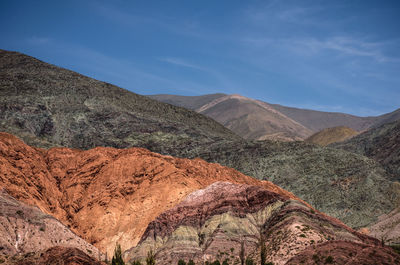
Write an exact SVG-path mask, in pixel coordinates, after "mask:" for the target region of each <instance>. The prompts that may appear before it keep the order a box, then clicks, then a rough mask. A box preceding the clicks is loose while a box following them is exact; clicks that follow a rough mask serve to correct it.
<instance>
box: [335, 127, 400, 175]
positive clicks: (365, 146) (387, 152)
mask: <svg viewBox="0 0 400 265" xmlns="http://www.w3.org/2000/svg"><path fill="white" fill-rule="evenodd" d="M332 147H336V148H340V149H344V150H347V151H351V152H355V153H358V154H361V155H365V156H367V157H370V158H372V159H374V160H376V161H378V162H379V163H380V164H382V166H384V167H385V168H386V170H387V172H388V173H389V174H390V175H391V177H392V179H393V180H397V181H400V120H398V121H395V122H392V123H387V124H384V125H382V126H380V127H377V128H373V129H370V130H369V131H366V132H364V133H362V134H360V135H358V136H356V137H354V138H351V139H349V140H347V141H345V142H343V143H337V144H333V145H332Z"/></svg>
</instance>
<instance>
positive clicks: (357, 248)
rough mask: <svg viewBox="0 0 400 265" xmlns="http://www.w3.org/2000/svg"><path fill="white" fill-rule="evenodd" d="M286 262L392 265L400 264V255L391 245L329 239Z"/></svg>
mask: <svg viewBox="0 0 400 265" xmlns="http://www.w3.org/2000/svg"><path fill="white" fill-rule="evenodd" d="M286 264H288V265H298V264H346V265H361V264H364V265H373V264H376V265H390V264H400V256H399V255H398V254H396V253H395V252H394V251H393V250H392V249H391V248H390V247H382V246H371V245H366V244H362V243H355V242H348V241H328V242H324V243H322V244H318V245H316V246H311V247H308V248H307V249H306V250H304V251H303V252H301V253H300V254H298V255H296V256H295V257H293V258H291V259H290V260H289V261H288V262H287V263H286Z"/></svg>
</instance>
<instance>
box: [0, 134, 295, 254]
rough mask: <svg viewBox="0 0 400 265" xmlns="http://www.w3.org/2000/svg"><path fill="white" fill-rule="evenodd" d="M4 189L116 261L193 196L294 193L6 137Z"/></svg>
mask: <svg viewBox="0 0 400 265" xmlns="http://www.w3.org/2000/svg"><path fill="white" fill-rule="evenodd" d="M0 172H1V174H0V187H3V188H5V189H6V190H7V191H8V192H9V193H10V195H12V196H14V197H15V198H16V199H18V200H21V201H24V202H26V203H28V204H31V205H36V206H38V207H39V208H40V209H41V210H42V211H44V212H45V213H48V214H51V215H53V216H55V217H56V218H57V219H59V220H60V221H61V222H62V223H64V224H65V225H66V226H68V227H70V228H71V229H72V231H74V232H75V233H77V234H78V235H79V236H81V237H82V238H84V239H86V240H87V241H88V242H90V243H92V244H94V245H95V246H96V247H99V248H100V249H101V250H103V251H107V252H108V254H109V256H110V255H111V254H112V252H113V250H114V247H115V243H117V242H118V243H120V244H121V246H122V249H127V248H130V247H132V246H134V245H136V244H137V242H138V241H139V239H140V237H141V236H142V234H143V233H144V232H145V229H146V227H147V226H148V224H149V223H150V222H151V221H152V220H154V219H155V218H156V217H157V216H158V215H159V214H161V213H162V212H164V211H166V210H168V209H170V208H172V207H173V206H175V205H176V204H177V203H178V202H180V201H181V199H182V198H184V197H185V196H186V195H188V194H189V193H191V192H193V191H196V190H198V189H202V188H205V187H207V186H208V185H210V184H212V183H214V182H216V181H228V182H231V183H242V184H249V185H254V186H262V187H264V188H266V189H267V190H269V191H273V192H276V193H278V194H280V195H281V196H285V197H287V198H292V199H296V197H294V196H293V195H292V194H291V193H289V192H287V191H285V190H283V189H281V188H279V187H278V186H276V185H274V184H272V183H271V182H268V181H259V180H256V179H254V178H251V177H248V176H245V175H243V174H241V173H239V172H237V171H236V170H233V169H230V168H227V167H223V166H220V165H218V164H210V163H206V162H205V161H203V160H200V159H194V160H188V159H180V158H173V157H170V156H163V155H159V154H156V153H152V152H150V151H148V150H145V149H140V148H130V149H114V148H105V147H98V148H94V149H91V150H87V151H81V150H77V149H69V148H52V149H49V150H43V149H37V148H32V147H30V146H28V145H26V144H24V143H23V142H22V141H21V140H19V139H18V138H16V137H14V136H12V135H10V134H6V133H0Z"/></svg>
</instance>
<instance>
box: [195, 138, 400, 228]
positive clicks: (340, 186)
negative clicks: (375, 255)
mask: <svg viewBox="0 0 400 265" xmlns="http://www.w3.org/2000/svg"><path fill="white" fill-rule="evenodd" d="M199 157H201V158H203V159H205V160H206V161H208V162H218V163H221V164H222V165H225V166H228V167H232V168H235V169H237V170H239V171H241V172H243V173H244V174H246V175H249V176H253V177H256V178H258V179H266V180H269V181H271V182H273V183H274V184H276V185H279V186H280V187H282V188H284V189H286V190H289V191H291V192H293V193H294V194H295V195H296V196H298V197H300V198H301V199H303V200H305V201H307V202H308V203H310V204H311V205H312V206H313V207H315V208H316V209H318V210H320V211H322V212H325V213H327V214H329V215H331V216H334V217H336V218H339V219H340V220H342V221H343V222H345V223H346V224H347V225H349V226H352V227H364V226H368V225H369V224H371V223H373V222H375V221H376V220H377V217H378V216H380V215H382V214H386V213H388V212H389V211H391V210H393V209H394V208H395V207H396V206H397V198H400V197H399V191H398V190H397V189H395V188H394V183H393V182H391V181H390V180H389V176H388V175H387V174H386V172H385V170H384V169H383V168H382V167H381V166H380V165H379V164H378V163H377V162H375V161H374V160H372V159H369V158H367V157H365V156H361V155H357V154H354V153H351V152H347V151H344V150H339V149H334V148H326V147H319V146H316V145H314V144H308V143H304V142H271V141H259V142H248V143H243V144H240V143H232V144H231V145H227V144H224V145H221V146H219V147H212V148H210V149H209V150H207V151H205V152H204V153H201V154H199Z"/></svg>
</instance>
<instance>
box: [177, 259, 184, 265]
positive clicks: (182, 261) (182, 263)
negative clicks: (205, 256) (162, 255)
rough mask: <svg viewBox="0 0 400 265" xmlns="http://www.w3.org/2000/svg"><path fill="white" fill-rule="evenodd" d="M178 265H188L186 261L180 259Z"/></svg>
mask: <svg viewBox="0 0 400 265" xmlns="http://www.w3.org/2000/svg"><path fill="white" fill-rule="evenodd" d="M178 265H186V262H185V261H184V260H182V259H180V260H179V261H178Z"/></svg>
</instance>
